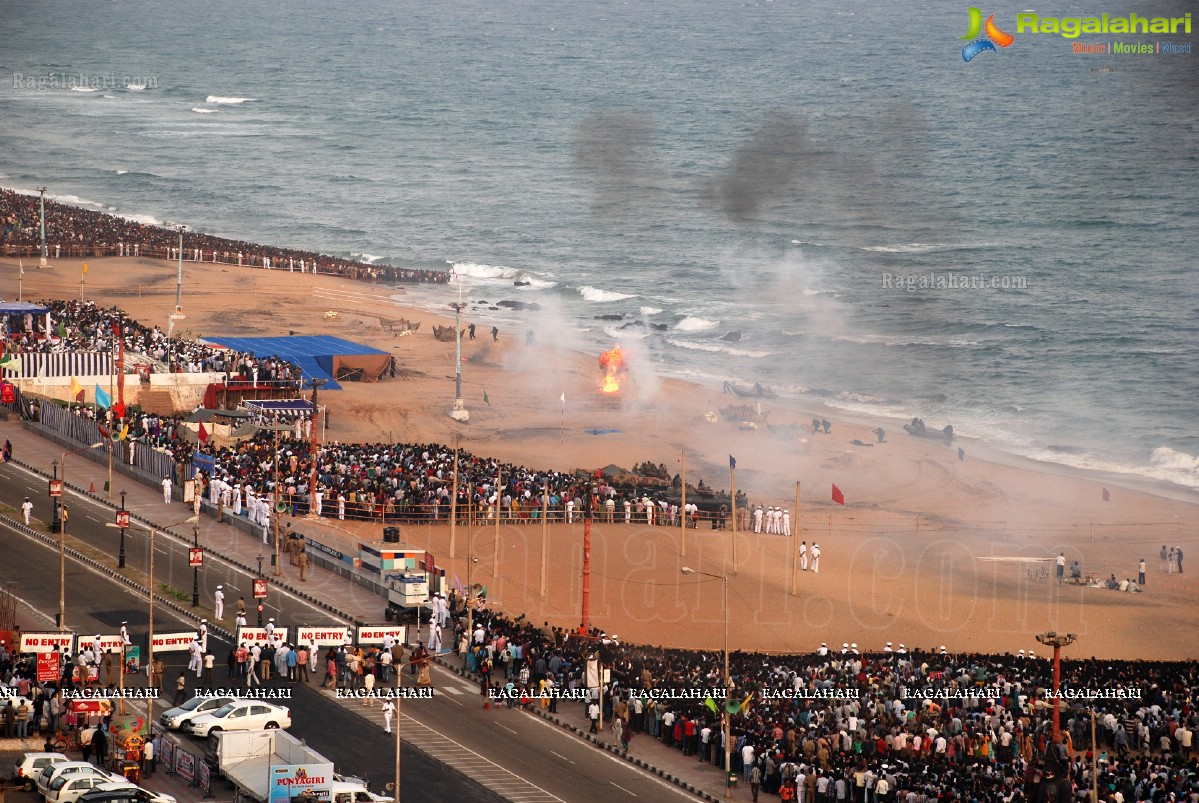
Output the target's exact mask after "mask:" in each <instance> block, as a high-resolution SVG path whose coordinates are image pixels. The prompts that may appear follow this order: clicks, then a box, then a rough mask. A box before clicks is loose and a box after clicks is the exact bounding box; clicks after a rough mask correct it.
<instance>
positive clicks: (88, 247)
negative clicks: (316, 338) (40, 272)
mask: <svg viewBox="0 0 1199 803" xmlns="http://www.w3.org/2000/svg"><path fill="white" fill-rule="evenodd" d="M179 234H180V233H179V230H178V229H177V228H167V227H164V226H154V225H149V224H146V223H139V222H137V221H135V220H127V219H125V218H120V217H116V216H115V215H109V214H106V213H103V212H96V211H92V210H89V209H82V208H80V207H77V206H67V205H66V204H60V203H57V202H55V201H49V200H48V201H46V236H45V242H46V248H47V251H48V254H47V255H48V257H49V258H50V259H64V258H68V259H86V258H88V257H102V256H124V257H151V258H154V259H178V258H179ZM41 242H42V240H41V216H40V212H39V198H38V197H37V196H34V195H22V194H20V193H16V192H13V191H12V190H7V189H3V188H0V253H2V254H3V255H4V256H6V257H10V258H16V257H21V258H32V259H36V258H37V257H38V256H39V254H40V249H41ZM183 259H184V261H187V262H210V263H221V264H226V265H243V266H249V267H255V268H264V269H267V270H290V271H292V272H300V273H323V274H332V275H335V276H343V277H345V278H349V279H356V280H360V281H371V282H377V281H383V282H426V283H438V284H444V283H446V282H448V281H449V278H450V272H449V271H446V270H424V269H414V268H397V267H394V266H392V265H373V264H367V263H364V262H354V261H352V260H348V259H341V258H338V257H332V256H328V255H326V254H318V253H315V252H312V251H304V250H300V249H294V248H272V247H268V246H264V245H259V244H257V243H251V242H246V241H244V240H231V239H227V238H224V237H214V236H212V235H208V234H202V233H200V232H194V231H184V232H183Z"/></svg>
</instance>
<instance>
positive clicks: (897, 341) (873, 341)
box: [832, 335, 982, 349]
mask: <svg viewBox="0 0 1199 803" xmlns="http://www.w3.org/2000/svg"><path fill="white" fill-rule="evenodd" d="M832 339H833V340H835V341H840V342H842V343H858V344H861V345H881V346H940V347H942V348H954V349H961V348H972V347H974V346H980V345H982V344H981V343H980V342H979V341H977V340H963V339H960V338H954V339H948V340H947V339H939V338H935V337H910V336H907V335H833V336H832Z"/></svg>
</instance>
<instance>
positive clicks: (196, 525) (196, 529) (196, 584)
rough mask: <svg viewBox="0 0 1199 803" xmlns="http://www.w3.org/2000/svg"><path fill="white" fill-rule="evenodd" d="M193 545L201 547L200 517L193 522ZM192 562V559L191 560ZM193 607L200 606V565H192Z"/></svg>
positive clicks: (196, 547) (197, 547)
mask: <svg viewBox="0 0 1199 803" xmlns="http://www.w3.org/2000/svg"><path fill="white" fill-rule="evenodd" d="M192 546H193V547H194V548H195V549H199V548H200V518H199V516H197V517H196V520H195V521H193V522H192ZM189 562H190V561H189ZM192 607H193V608H198V607H200V567H199V566H195V565H193V566H192Z"/></svg>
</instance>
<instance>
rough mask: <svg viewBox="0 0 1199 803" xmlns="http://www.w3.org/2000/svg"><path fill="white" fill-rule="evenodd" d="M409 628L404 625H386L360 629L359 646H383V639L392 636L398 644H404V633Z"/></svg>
mask: <svg viewBox="0 0 1199 803" xmlns="http://www.w3.org/2000/svg"><path fill="white" fill-rule="evenodd" d="M406 630H407V628H405V627H404V625H384V626H382V627H360V628H358V643H359V644H382V643H383V639H384V638H386V637H387V636H388V635H390V636H391V637H392V638H394V639H395V640H396V643H397V644H403V643H404V633H405V631H406Z"/></svg>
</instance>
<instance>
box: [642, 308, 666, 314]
mask: <svg viewBox="0 0 1199 803" xmlns="http://www.w3.org/2000/svg"><path fill="white" fill-rule="evenodd" d="M661 311H662V310H661V308H659V307H642V308H641V314H642V315H657V314H658V313H659V312H661Z"/></svg>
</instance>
